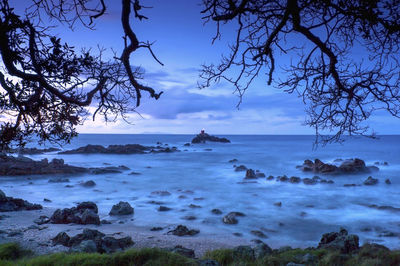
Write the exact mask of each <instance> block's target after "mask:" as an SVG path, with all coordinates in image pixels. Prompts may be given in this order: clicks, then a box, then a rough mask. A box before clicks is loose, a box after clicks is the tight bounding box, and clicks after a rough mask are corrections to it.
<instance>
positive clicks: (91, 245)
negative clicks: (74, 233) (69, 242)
mask: <svg viewBox="0 0 400 266" xmlns="http://www.w3.org/2000/svg"><path fill="white" fill-rule="evenodd" d="M71 251H72V252H79V253H83V252H84V253H95V252H97V246H96V243H95V242H94V241H93V240H83V241H82V242H81V243H79V245H76V246H74V247H72V248H71Z"/></svg>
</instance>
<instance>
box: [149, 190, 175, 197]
mask: <svg viewBox="0 0 400 266" xmlns="http://www.w3.org/2000/svg"><path fill="white" fill-rule="evenodd" d="M151 195H154V196H170V195H171V193H169V192H168V191H162V190H159V191H153V192H151Z"/></svg>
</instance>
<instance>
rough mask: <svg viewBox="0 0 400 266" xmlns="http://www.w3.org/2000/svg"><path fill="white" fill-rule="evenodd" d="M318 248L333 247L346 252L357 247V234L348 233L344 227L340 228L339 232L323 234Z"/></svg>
mask: <svg viewBox="0 0 400 266" xmlns="http://www.w3.org/2000/svg"><path fill="white" fill-rule="evenodd" d="M318 248H325V249H335V250H340V252H342V253H345V254H348V253H351V252H353V251H356V250H358V249H359V238H358V236H357V235H349V234H348V232H347V230H346V229H341V230H340V232H331V233H326V234H324V235H323V236H322V238H321V241H320V242H319V244H318Z"/></svg>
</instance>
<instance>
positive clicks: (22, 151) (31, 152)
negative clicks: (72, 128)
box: [10, 148, 60, 155]
mask: <svg viewBox="0 0 400 266" xmlns="http://www.w3.org/2000/svg"><path fill="white" fill-rule="evenodd" d="M56 151H60V149H57V148H47V149H38V148H20V149H11V150H10V153H18V154H28V155H36V154H43V153H48V152H56Z"/></svg>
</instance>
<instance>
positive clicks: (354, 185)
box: [343, 184, 357, 187]
mask: <svg viewBox="0 0 400 266" xmlns="http://www.w3.org/2000/svg"><path fill="white" fill-rule="evenodd" d="M343 186H344V187H356V186H357V185H356V184H344V185H343Z"/></svg>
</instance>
